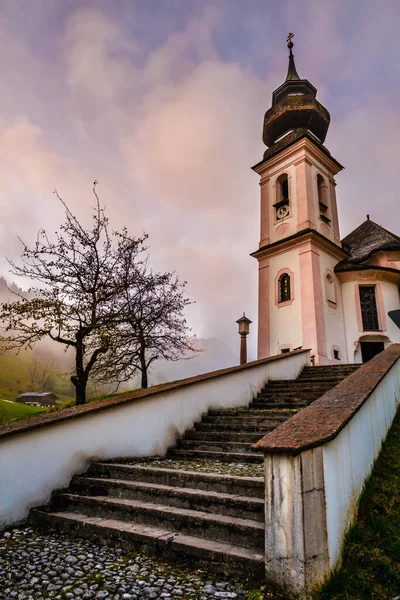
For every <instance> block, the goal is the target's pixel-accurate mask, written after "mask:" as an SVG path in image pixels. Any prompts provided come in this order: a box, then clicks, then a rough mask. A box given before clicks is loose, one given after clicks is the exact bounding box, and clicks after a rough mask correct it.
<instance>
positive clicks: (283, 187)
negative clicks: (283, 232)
mask: <svg viewBox="0 0 400 600" xmlns="http://www.w3.org/2000/svg"><path fill="white" fill-rule="evenodd" d="M275 188H276V196H275V197H276V201H275V204H274V208H275V211H276V219H277V220H280V219H284V218H285V217H287V216H289V179H288V176H287V173H282V175H280V176H279V177H278V179H277V180H276V186H275Z"/></svg>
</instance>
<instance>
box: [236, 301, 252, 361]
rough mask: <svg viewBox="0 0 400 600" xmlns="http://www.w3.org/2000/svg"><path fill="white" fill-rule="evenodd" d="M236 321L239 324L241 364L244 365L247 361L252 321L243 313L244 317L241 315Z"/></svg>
mask: <svg viewBox="0 0 400 600" xmlns="http://www.w3.org/2000/svg"><path fill="white" fill-rule="evenodd" d="M236 323H237V324H238V325H239V335H240V364H241V365H244V364H246V363H247V335H248V333H249V331H250V323H252V321H250V319H248V318H247V317H246V315H245V314H244V313H243V317H240V319H238V320H237V321H236Z"/></svg>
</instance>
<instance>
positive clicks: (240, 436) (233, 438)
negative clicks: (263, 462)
mask: <svg viewBox="0 0 400 600" xmlns="http://www.w3.org/2000/svg"><path fill="white" fill-rule="evenodd" d="M271 430H272V428H269V431H271ZM266 433H268V432H267V431H266V430H265V429H263V428H260V429H258V430H257V431H253V432H250V431H248V432H243V431H215V430H214V429H208V430H206V431H196V430H194V429H189V431H186V433H185V438H184V439H185V440H194V441H203V440H206V441H211V442H245V443H248V444H255V442H257V441H258V440H259V439H260V437H263V436H264V435H265V434H266Z"/></svg>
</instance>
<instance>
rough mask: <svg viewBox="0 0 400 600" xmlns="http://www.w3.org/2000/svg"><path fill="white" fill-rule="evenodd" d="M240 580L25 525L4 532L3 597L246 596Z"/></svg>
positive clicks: (129, 599) (0, 541) (0, 549)
mask: <svg viewBox="0 0 400 600" xmlns="http://www.w3.org/2000/svg"><path fill="white" fill-rule="evenodd" d="M247 591H248V590H246V589H245V587H244V586H243V585H239V584H238V583H237V582H233V581H232V582H230V581H222V580H220V581H218V580H215V578H214V577H212V576H211V575H209V574H208V573H207V572H206V571H190V570H188V569H186V570H185V569H182V568H181V567H179V569H177V568H176V569H175V568H174V567H173V566H171V565H167V564H166V563H165V562H163V561H161V560H159V559H156V558H154V557H149V556H146V555H143V554H132V553H130V554H127V553H125V552H124V551H123V550H121V549H120V548H110V547H106V546H100V545H96V544H94V543H92V542H90V541H87V540H83V539H76V538H70V537H65V536H62V535H57V534H54V533H48V534H47V533H46V534H42V533H39V532H37V531H36V530H34V529H32V528H31V527H20V528H19V529H13V530H11V531H8V532H4V533H3V534H0V599H1V600H47V599H48V598H53V599H54V600H65V599H68V600H92V599H93V600H103V599H106V600H158V599H161V598H163V599H164V598H165V599H170V600H178V599H179V600H192V599H193V600H213V599H215V600H217V599H226V600H235V599H237V600H245V596H246V595H247V594H246V593H247Z"/></svg>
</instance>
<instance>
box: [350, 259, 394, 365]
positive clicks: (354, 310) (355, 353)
mask: <svg viewBox="0 0 400 600" xmlns="http://www.w3.org/2000/svg"><path fill="white" fill-rule="evenodd" d="M380 275H381V274H380ZM341 277H342V278H344V279H346V281H343V282H342V297H343V306H344V312H345V327H346V337H347V349H348V359H349V362H351V363H352V362H362V359H361V350H360V348H359V344H358V341H359V339H360V337H362V336H370V337H369V338H368V340H367V339H365V341H374V338H373V337H371V336H374V335H375V339H376V341H384V342H385V345H387V344H388V343H393V342H396V343H399V342H400V329H398V327H397V326H396V325H395V324H394V323H393V321H392V320H391V319H390V317H389V316H388V314H387V313H388V312H389V311H391V310H396V309H399V306H400V302H399V291H398V283H397V282H395V281H384V280H382V279H377V278H376V277H375V278H374V276H373V274H371V273H370V272H366V271H364V272H362V273H361V272H360V273H356V272H354V273H347V274H345V275H344V276H343V275H342V276H341ZM350 277H351V278H352V279H350ZM381 277H382V275H381ZM358 284H371V285H376V286H377V293H376V298H377V308H378V318H379V324H380V327H381V331H380V332H379V334H378V333H376V334H374V333H373V332H368V331H365V332H364V331H363V330H362V321H361V309H360V300H359V290H358ZM377 335H380V336H381V337H382V339H378V338H377V337H376V336H377Z"/></svg>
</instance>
